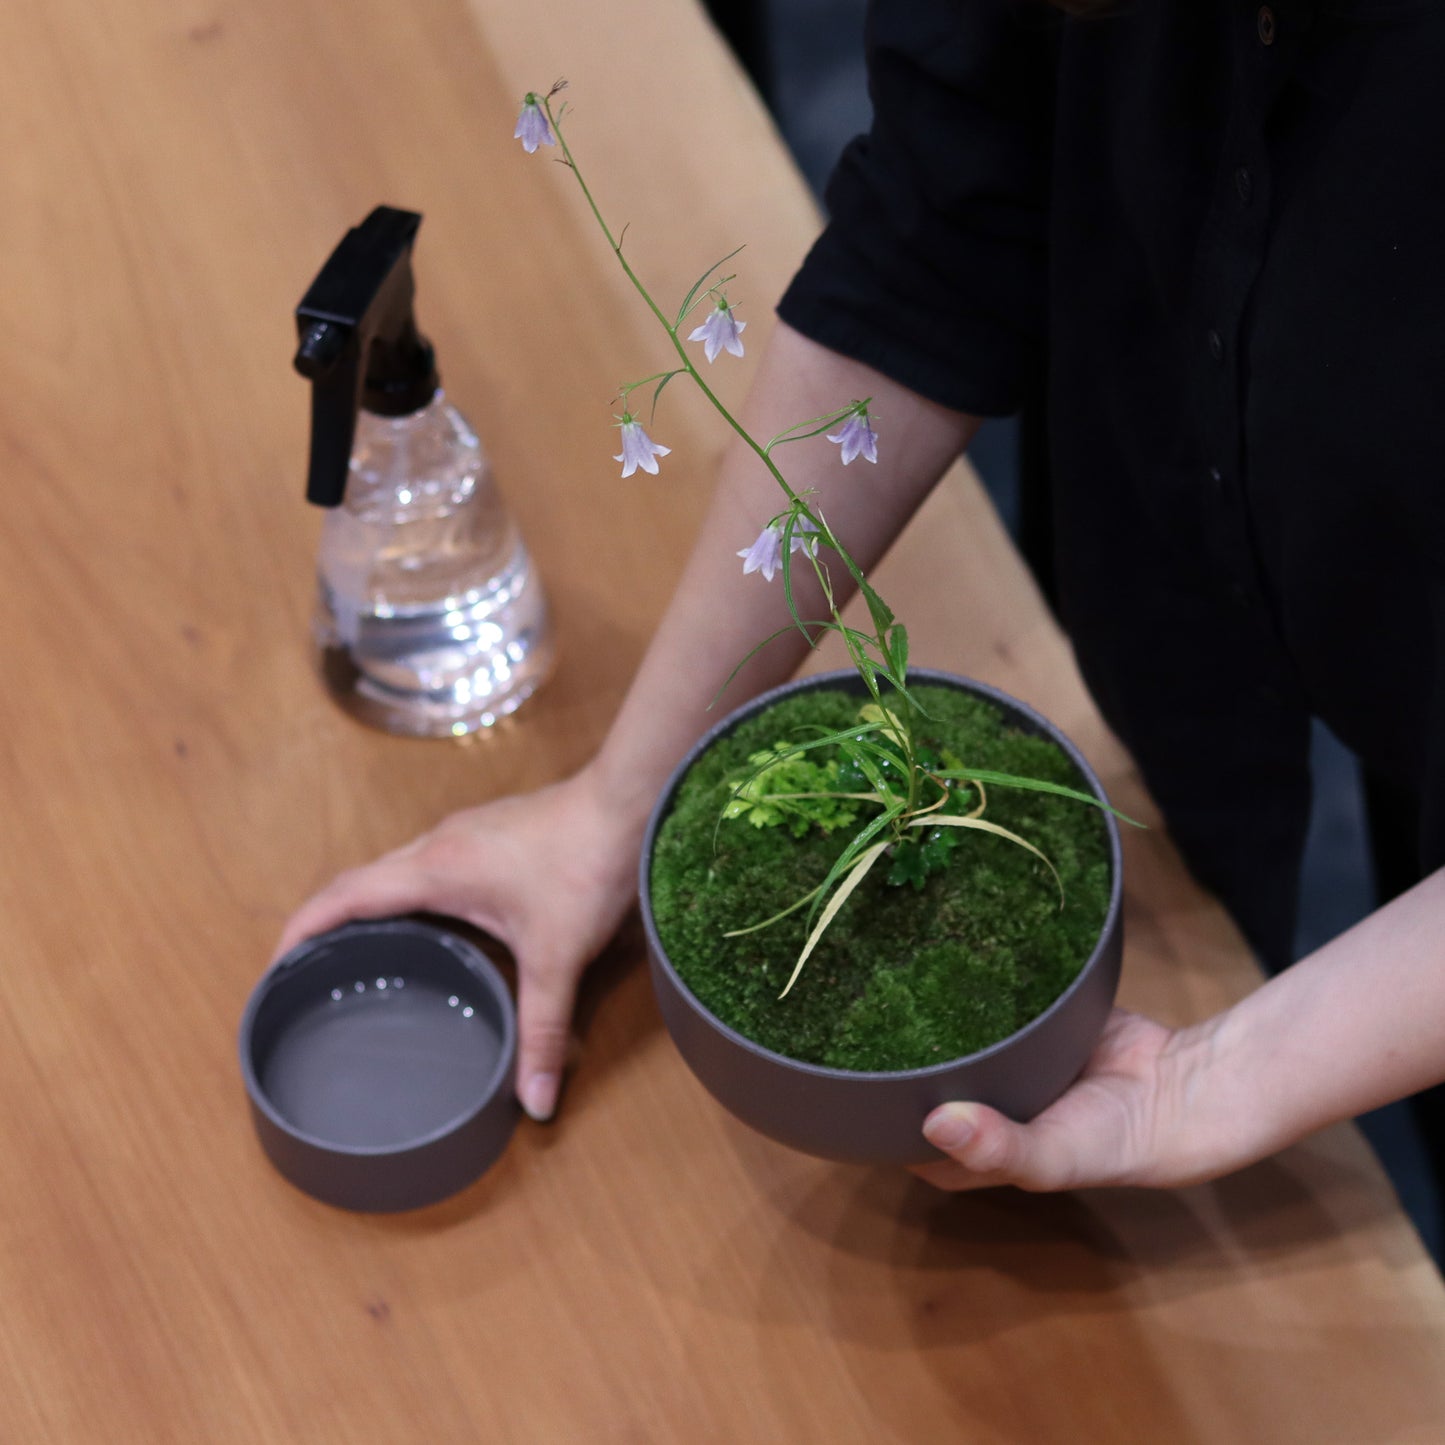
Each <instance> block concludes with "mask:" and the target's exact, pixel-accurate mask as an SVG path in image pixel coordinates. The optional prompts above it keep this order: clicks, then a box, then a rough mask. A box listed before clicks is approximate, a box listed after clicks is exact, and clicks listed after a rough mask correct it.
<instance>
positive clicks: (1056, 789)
mask: <svg viewBox="0 0 1445 1445" xmlns="http://www.w3.org/2000/svg"><path fill="white" fill-rule="evenodd" d="M937 776H938V777H940V778H955V779H957V780H958V781H960V782H964V783H967V782H972V781H977V782H980V783H997V784H998V786H999V787H1001V788H1025V789H1027V790H1028V791H1029V792H1033V793H1057V794H1058V795H1059V797H1061V798H1072V799H1073V800H1074V801H1075V802H1076V803H1091V804H1092V805H1093V806H1094V807H1096V808H1102V809H1103V810H1104V811H1105V812H1106V813H1112V814H1113V815H1114V816H1115V817H1116V818H1118V819H1119V820H1120V821H1121V822H1124V823H1128V824H1130V825H1131V826H1132V827H1135V828H1144V827H1147V826H1148V825H1147V824H1145V823H1141V822H1139V821H1138V819H1136V818H1131V817H1130V816H1129V815H1128V814H1127V813H1121V812H1120V811H1119V810H1118V809H1117V808H1115V807H1113V806H1111V805H1110V804H1108V803H1105V802H1103V801H1101V800H1100V799H1098V798H1096V797H1095V796H1094V795H1093V794H1092V793H1085V792H1081V791H1080V790H1079V789H1078V788H1066V787H1064V785H1063V784H1062V783H1046V782H1044V781H1043V780H1042V779H1040V778H1020V777H1016V776H1015V775H1014V774H1013V773H992V772H989V771H988V770H987V769H986V768H961V769H957V768H955V769H950V770H949V771H948V772H941V773H938V774H937Z"/></svg>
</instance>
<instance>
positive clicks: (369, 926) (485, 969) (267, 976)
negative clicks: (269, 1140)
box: [238, 918, 517, 1160]
mask: <svg viewBox="0 0 1445 1445" xmlns="http://www.w3.org/2000/svg"><path fill="white" fill-rule="evenodd" d="M359 933H369V934H376V933H398V934H411V935H413V936H416V935H425V936H426V937H427V938H428V939H429V940H431V941H433V942H436V943H438V944H440V945H442V946H444V947H445V948H446V949H447V950H448V951H449V952H450V953H452V955H453V956H454V957H455V958H456V959H457V961H458V962H459V963H461V964H462V965H463V967H465V968H466V970H467V971H468V973H470V974H472V975H473V976H474V977H475V978H476V980H477V982H478V983H479V984H480V985H481V986H482V987H484V988H485V989H486V990H487V992H488V993H489V994H491V995H492V996H493V997H494V998H495V1000H496V1002H497V1004H498V1010H497V1012H498V1015H499V1017H500V1018H501V1021H502V1040H501V1051H500V1054H499V1055H498V1059H497V1067H496V1069H495V1070H494V1071H493V1073H492V1075H491V1077H489V1078H488V1080H487V1083H486V1086H485V1087H484V1088H483V1089H481V1090H480V1091H479V1092H478V1095H477V1100H476V1102H475V1103H474V1104H473V1105H472V1106H471V1107H469V1108H467V1109H464V1110H462V1111H461V1112H460V1113H459V1114H456V1115H454V1116H453V1117H452V1118H450V1119H448V1120H446V1121H445V1122H444V1123H442V1124H439V1125H437V1126H436V1127H435V1128H434V1129H430V1130H428V1131H427V1132H426V1133H425V1134H416V1135H413V1136H411V1137H409V1138H407V1139H404V1140H402V1141H401V1142H399V1143H393V1144H340V1143H337V1142H336V1141H335V1140H332V1139H324V1138H322V1137H321V1136H320V1135H319V1134H313V1133H311V1132H309V1131H308V1130H306V1129H302V1128H300V1127H299V1126H297V1125H296V1124H293V1123H292V1122H291V1121H290V1120H289V1119H287V1118H286V1117H285V1115H284V1114H282V1113H280V1112H279V1110H277V1108H276V1106H275V1105H274V1104H273V1103H272V1102H271V1097H270V1095H269V1094H268V1093H267V1092H266V1089H265V1087H264V1085H263V1084H262V1083H261V1080H260V1078H259V1076H258V1075H257V1073H256V1065H255V1061H254V1059H253V1058H252V1053H253V1042H254V1033H255V1024H256V1018H257V1015H258V1014H259V1013H260V1011H261V1006H262V1005H263V1004H264V1003H265V1001H266V998H267V996H268V995H269V994H270V992H271V988H272V986H273V985H274V984H275V983H276V982H277V981H278V980H279V979H280V978H281V977H282V975H283V973H287V972H290V971H292V970H293V969H295V968H299V967H303V966H304V965H305V964H306V962H307V960H308V958H309V957H310V956H311V955H312V954H313V953H314V952H315V951H316V950H317V948H318V946H319V945H321V944H323V943H325V944H330V943H333V942H335V941H337V940H341V941H344V940H345V938H346V937H347V936H348V935H351V934H359ZM238 1043H239V1047H240V1054H241V1078H242V1081H243V1082H244V1084H245V1086H246V1093H247V1095H248V1096H249V1098H250V1100H251V1103H252V1104H253V1105H254V1106H255V1107H256V1108H257V1109H259V1110H260V1111H261V1113H262V1114H264V1115H265V1116H266V1118H267V1119H268V1120H269V1121H270V1123H271V1124H272V1125H273V1126H274V1127H275V1128H277V1129H279V1130H280V1131H281V1132H282V1133H284V1134H287V1135H289V1136H290V1137H291V1138H292V1139H294V1140H296V1141H297V1142H298V1143H300V1144H305V1145H308V1146H309V1147H311V1148H313V1149H317V1150H320V1151H324V1152H326V1153H328V1154H335V1155H341V1156H347V1157H350V1158H356V1159H378V1160H381V1159H390V1158H394V1157H396V1156H398V1155H403V1154H409V1153H411V1152H412V1151H414V1150H417V1149H421V1148H425V1147H426V1146H427V1145H429V1144H436V1143H440V1142H441V1141H442V1140H445V1139H448V1138H450V1137H451V1136H452V1135H454V1134H456V1133H458V1132H459V1131H460V1130H462V1129H464V1128H465V1127H466V1125H467V1124H469V1123H470V1122H471V1121H472V1120H473V1119H475V1118H476V1117H477V1116H478V1115H479V1114H480V1113H481V1112H482V1111H483V1110H484V1109H486V1108H488V1107H489V1106H490V1105H491V1104H492V1102H493V1101H494V1100H495V1099H496V1097H497V1095H498V1094H499V1093H500V1092H501V1091H502V1090H503V1089H504V1088H506V1087H508V1085H509V1083H510V1079H511V1075H512V1072H513V1070H514V1069H515V1068H516V1060H517V1011H516V1005H515V1004H514V1003H513V1002H512V995H511V993H510V991H509V990H508V988H507V984H506V980H505V979H503V977H502V975H501V974H500V973H499V972H498V971H497V966H496V965H495V964H494V963H493V962H492V961H491V959H489V958H488V957H487V956H486V955H485V954H484V953H483V952H482V951H481V950H480V949H479V948H475V947H474V946H473V945H472V944H470V943H468V942H467V941H466V939H464V938H459V937H458V936H457V935H456V934H454V933H451V932H448V930H446V929H445V928H441V927H438V926H436V925H434V924H427V923H422V922H420V921H418V920H415V919H409V918H381V919H355V920H353V921H352V922H350V923H345V924H342V925H340V926H339V927H337V928H334V929H330V930H328V931H327V932H325V933H320V934H316V935H315V936H313V937H311V938H306V939H303V940H302V941H301V942H300V943H298V944H297V945H296V947H295V948H293V949H292V950H291V951H290V952H289V953H287V954H285V955H284V956H283V957H281V958H279V959H277V960H276V962H275V963H274V964H272V965H271V967H270V968H268V969H267V970H266V972H265V973H264V974H263V975H262V976H261V978H260V980H259V981H258V982H257V984H256V985H255V987H254V988H253V989H252V990H251V996H250V997H249V998H248V999H247V1001H246V1009H245V1012H244V1013H243V1014H242V1015H241V1027H240V1031H239V1039H238Z"/></svg>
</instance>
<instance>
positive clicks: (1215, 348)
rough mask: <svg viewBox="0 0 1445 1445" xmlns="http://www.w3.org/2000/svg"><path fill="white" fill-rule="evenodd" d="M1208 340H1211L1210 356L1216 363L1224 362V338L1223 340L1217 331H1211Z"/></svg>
mask: <svg viewBox="0 0 1445 1445" xmlns="http://www.w3.org/2000/svg"><path fill="white" fill-rule="evenodd" d="M1208 340H1209V354H1210V355H1211V356H1212V357H1213V358H1214V359H1215V360H1216V361H1223V360H1224V338H1223V337H1222V336H1221V335H1220V334H1219V333H1218V332H1217V331H1211V332H1210V333H1209V337H1208Z"/></svg>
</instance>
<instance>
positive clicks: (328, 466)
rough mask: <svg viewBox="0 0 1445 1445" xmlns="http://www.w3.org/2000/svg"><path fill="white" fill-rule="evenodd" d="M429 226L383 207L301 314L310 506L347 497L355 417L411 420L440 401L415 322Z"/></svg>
mask: <svg viewBox="0 0 1445 1445" xmlns="http://www.w3.org/2000/svg"><path fill="white" fill-rule="evenodd" d="M420 225H421V217H420V216H419V215H417V213H416V212H415V211H398V210H396V209H395V208H394V207H392V206H378V207H377V208H376V209H375V210H374V211H373V212H372V213H371V214H370V215H369V216H368V217H367V218H366V219H365V220H364V221H363V222H362V223H361V224H360V225H359V226H355V227H353V228H352V229H351V230H350V231H348V232H347V233H346V235H345V236H344V237H343V238H342V241H341V244H340V245H339V246H337V248H336V249H335V250H334V251H333V252H332V253H331V258H330V259H329V260H328V261H327V263H326V264H325V265H324V266H323V267H322V268H321V274H320V275H318V276H317V278H316V279H315V280H314V281H313V282H312V283H311V289H310V290H308V291H307V293H306V295H305V296H304V297H302V299H301V304H300V305H299V306H298V307H297V308H296V331H297V334H298V336H299V338H300V345H299V346H298V348H297V351H296V370H297V371H299V372H300V373H301V375H302V376H304V377H306V378H307V379H308V380H309V381H310V382H311V468H310V472H309V474H308V478H307V483H306V499H307V501H309V502H315V503H316V504H317V505H318V506H321V507H336V506H339V505H340V504H341V500H342V498H343V497H344V496H345V495H346V475H347V467H348V465H349V464H350V461H351V446H352V442H353V441H354V440H355V437H356V410H357V408H358V407H362V406H364V407H365V408H366V409H367V411H372V412H377V413H379V414H380V415H382V416H405V415H407V414H408V413H409V412H413V411H417V410H419V409H420V408H421V407H424V406H425V405H426V404H427V402H429V401H430V400H431V399H432V397H433V396H434V395H435V394H436V389H437V371H436V357H435V355H434V354H433V352H432V349H431V346H430V344H429V343H428V342H427V341H426V339H425V338H424V337H423V336H422V335H421V334H420V333H419V332H418V331H417V329H416V321H415V318H414V317H413V315H412V297H413V294H414V289H415V288H414V286H413V284H412V276H411V248H412V245H413V244H414V243H415V241H416V233H417V228H418V227H419V226H420Z"/></svg>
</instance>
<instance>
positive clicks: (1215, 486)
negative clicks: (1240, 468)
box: [1209, 467, 1224, 492]
mask: <svg viewBox="0 0 1445 1445" xmlns="http://www.w3.org/2000/svg"><path fill="white" fill-rule="evenodd" d="M1209 485H1210V488H1211V489H1212V490H1213V491H1216V492H1222V491H1223V490H1224V473H1223V472H1221V471H1220V470H1219V468H1218V467H1210V469H1209Z"/></svg>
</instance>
